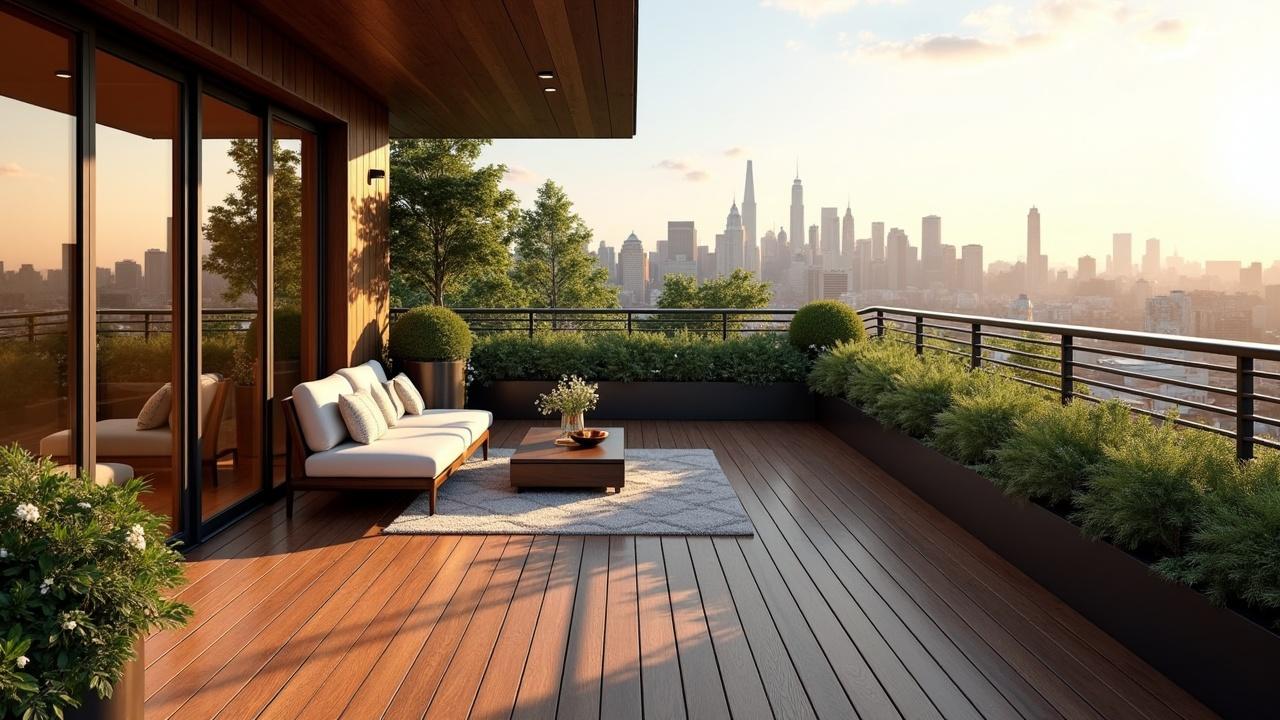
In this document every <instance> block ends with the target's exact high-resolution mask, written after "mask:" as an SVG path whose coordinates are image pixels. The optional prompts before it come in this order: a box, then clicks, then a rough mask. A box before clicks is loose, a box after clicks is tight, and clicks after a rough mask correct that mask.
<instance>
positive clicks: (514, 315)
mask: <svg viewBox="0 0 1280 720" xmlns="http://www.w3.org/2000/svg"><path fill="white" fill-rule="evenodd" d="M408 310H409V308H392V310H391V321H392V322H395V321H396V320H397V319H398V318H399V317H400V316H401V315H402V314H404V313H406V312H408ZM453 310H454V311H455V312H457V313H458V314H459V315H461V316H462V319H464V320H466V321H467V324H468V325H470V326H471V329H472V330H473V331H475V332H476V333H481V334H483V333H496V332H520V333H525V334H528V335H529V336H530V337H532V336H533V335H534V334H536V333H538V332H543V331H552V332H625V333H628V334H630V333H633V332H670V331H679V330H685V331H689V332H695V333H702V334H705V335H718V336H720V337H722V338H727V337H729V336H730V335H732V334H735V333H759V332H785V331H786V330H787V328H788V327H790V326H791V318H792V316H794V315H795V314H796V311H795V310H793V309H774V308H765V309H760V310H737V309H732V308H707V309H703V308H695V309H687V308H679V309H674V308H673V309H664V308H453Z"/></svg>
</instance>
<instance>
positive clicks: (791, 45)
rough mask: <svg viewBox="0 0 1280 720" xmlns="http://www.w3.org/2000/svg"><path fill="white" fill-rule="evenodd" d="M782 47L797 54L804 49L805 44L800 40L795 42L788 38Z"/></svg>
mask: <svg viewBox="0 0 1280 720" xmlns="http://www.w3.org/2000/svg"><path fill="white" fill-rule="evenodd" d="M782 46H783V47H784V48H786V49H787V50H788V51H790V52H796V51H798V50H800V49H801V48H803V47H804V43H802V42H800V41H799V40H793V39H791V38H788V39H787V41H786V42H784V43H783V44H782Z"/></svg>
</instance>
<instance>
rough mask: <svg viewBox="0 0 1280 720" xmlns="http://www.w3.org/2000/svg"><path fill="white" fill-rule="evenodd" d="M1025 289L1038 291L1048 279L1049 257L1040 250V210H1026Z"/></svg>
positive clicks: (1033, 208)
mask: <svg viewBox="0 0 1280 720" xmlns="http://www.w3.org/2000/svg"><path fill="white" fill-rule="evenodd" d="M1026 263H1027V270H1026V271H1027V290H1028V291H1031V292H1036V291H1039V290H1040V288H1041V287H1043V286H1044V284H1045V282H1046V281H1047V280H1048V279H1049V258H1048V256H1046V255H1044V254H1042V253H1041V252H1040V210H1039V209H1038V208H1036V207H1035V206H1032V208H1031V209H1030V210H1028V211H1027V260H1026Z"/></svg>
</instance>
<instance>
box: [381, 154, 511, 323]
mask: <svg viewBox="0 0 1280 720" xmlns="http://www.w3.org/2000/svg"><path fill="white" fill-rule="evenodd" d="M490 142H491V141H490V140H457V139H425V140H395V141H392V143H391V213H390V215H391V273H392V294H393V303H397V304H399V303H400V302H403V301H406V300H408V301H413V300H421V299H425V300H427V301H429V302H431V303H433V304H436V305H444V304H449V303H450V302H451V301H452V300H453V299H454V298H455V297H459V296H470V299H471V301H472V302H474V301H476V300H477V299H480V298H479V296H478V293H477V292H474V291H473V289H472V288H471V287H470V286H471V285H472V284H473V283H480V285H481V286H482V287H483V286H484V285H485V282H486V281H492V280H493V279H494V278H498V277H500V276H505V275H506V274H507V271H508V269H509V268H510V265H511V257H510V253H509V250H508V246H507V242H506V236H507V232H508V230H509V229H510V227H511V224H512V222H513V221H514V220H515V218H516V212H517V205H516V196H515V193H513V192H511V191H510V190H503V189H502V188H501V187H500V185H499V183H500V182H501V180H502V176H503V174H505V173H506V170H507V168H506V166H505V165H485V166H481V167H477V165H476V162H477V161H478V160H479V158H480V153H481V151H482V150H483V149H484V147H485V146H487V145H489V144H490ZM499 284H501V283H500V281H499ZM468 304H469V303H468ZM482 304H489V303H487V302H486V303H482Z"/></svg>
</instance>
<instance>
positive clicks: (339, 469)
mask: <svg viewBox="0 0 1280 720" xmlns="http://www.w3.org/2000/svg"><path fill="white" fill-rule="evenodd" d="M465 438H466V432H465V431H460V430H459V429H457V428H448V427H443V428H411V427H403V426H401V427H394V428H391V429H390V430H388V431H387V434H386V435H383V436H382V437H381V438H380V439H379V440H378V441H377V442H375V443H371V444H369V445H361V444H360V443H355V442H346V443H342V444H341V445H338V446H337V447H335V448H333V449H331V450H326V451H324V452H319V453H315V454H313V455H311V456H310V457H308V458H307V460H306V469H307V475H308V476H311V477H351V478H358V477H379V478H382V477H389V478H433V477H435V476H436V475H439V474H440V473H441V472H443V471H444V469H445V468H447V467H449V465H451V464H452V463H453V461H454V460H457V459H458V458H459V457H460V456H461V455H462V453H463V452H465V451H466V449H467V446H468V444H469V443H467V442H466V439H465Z"/></svg>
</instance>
